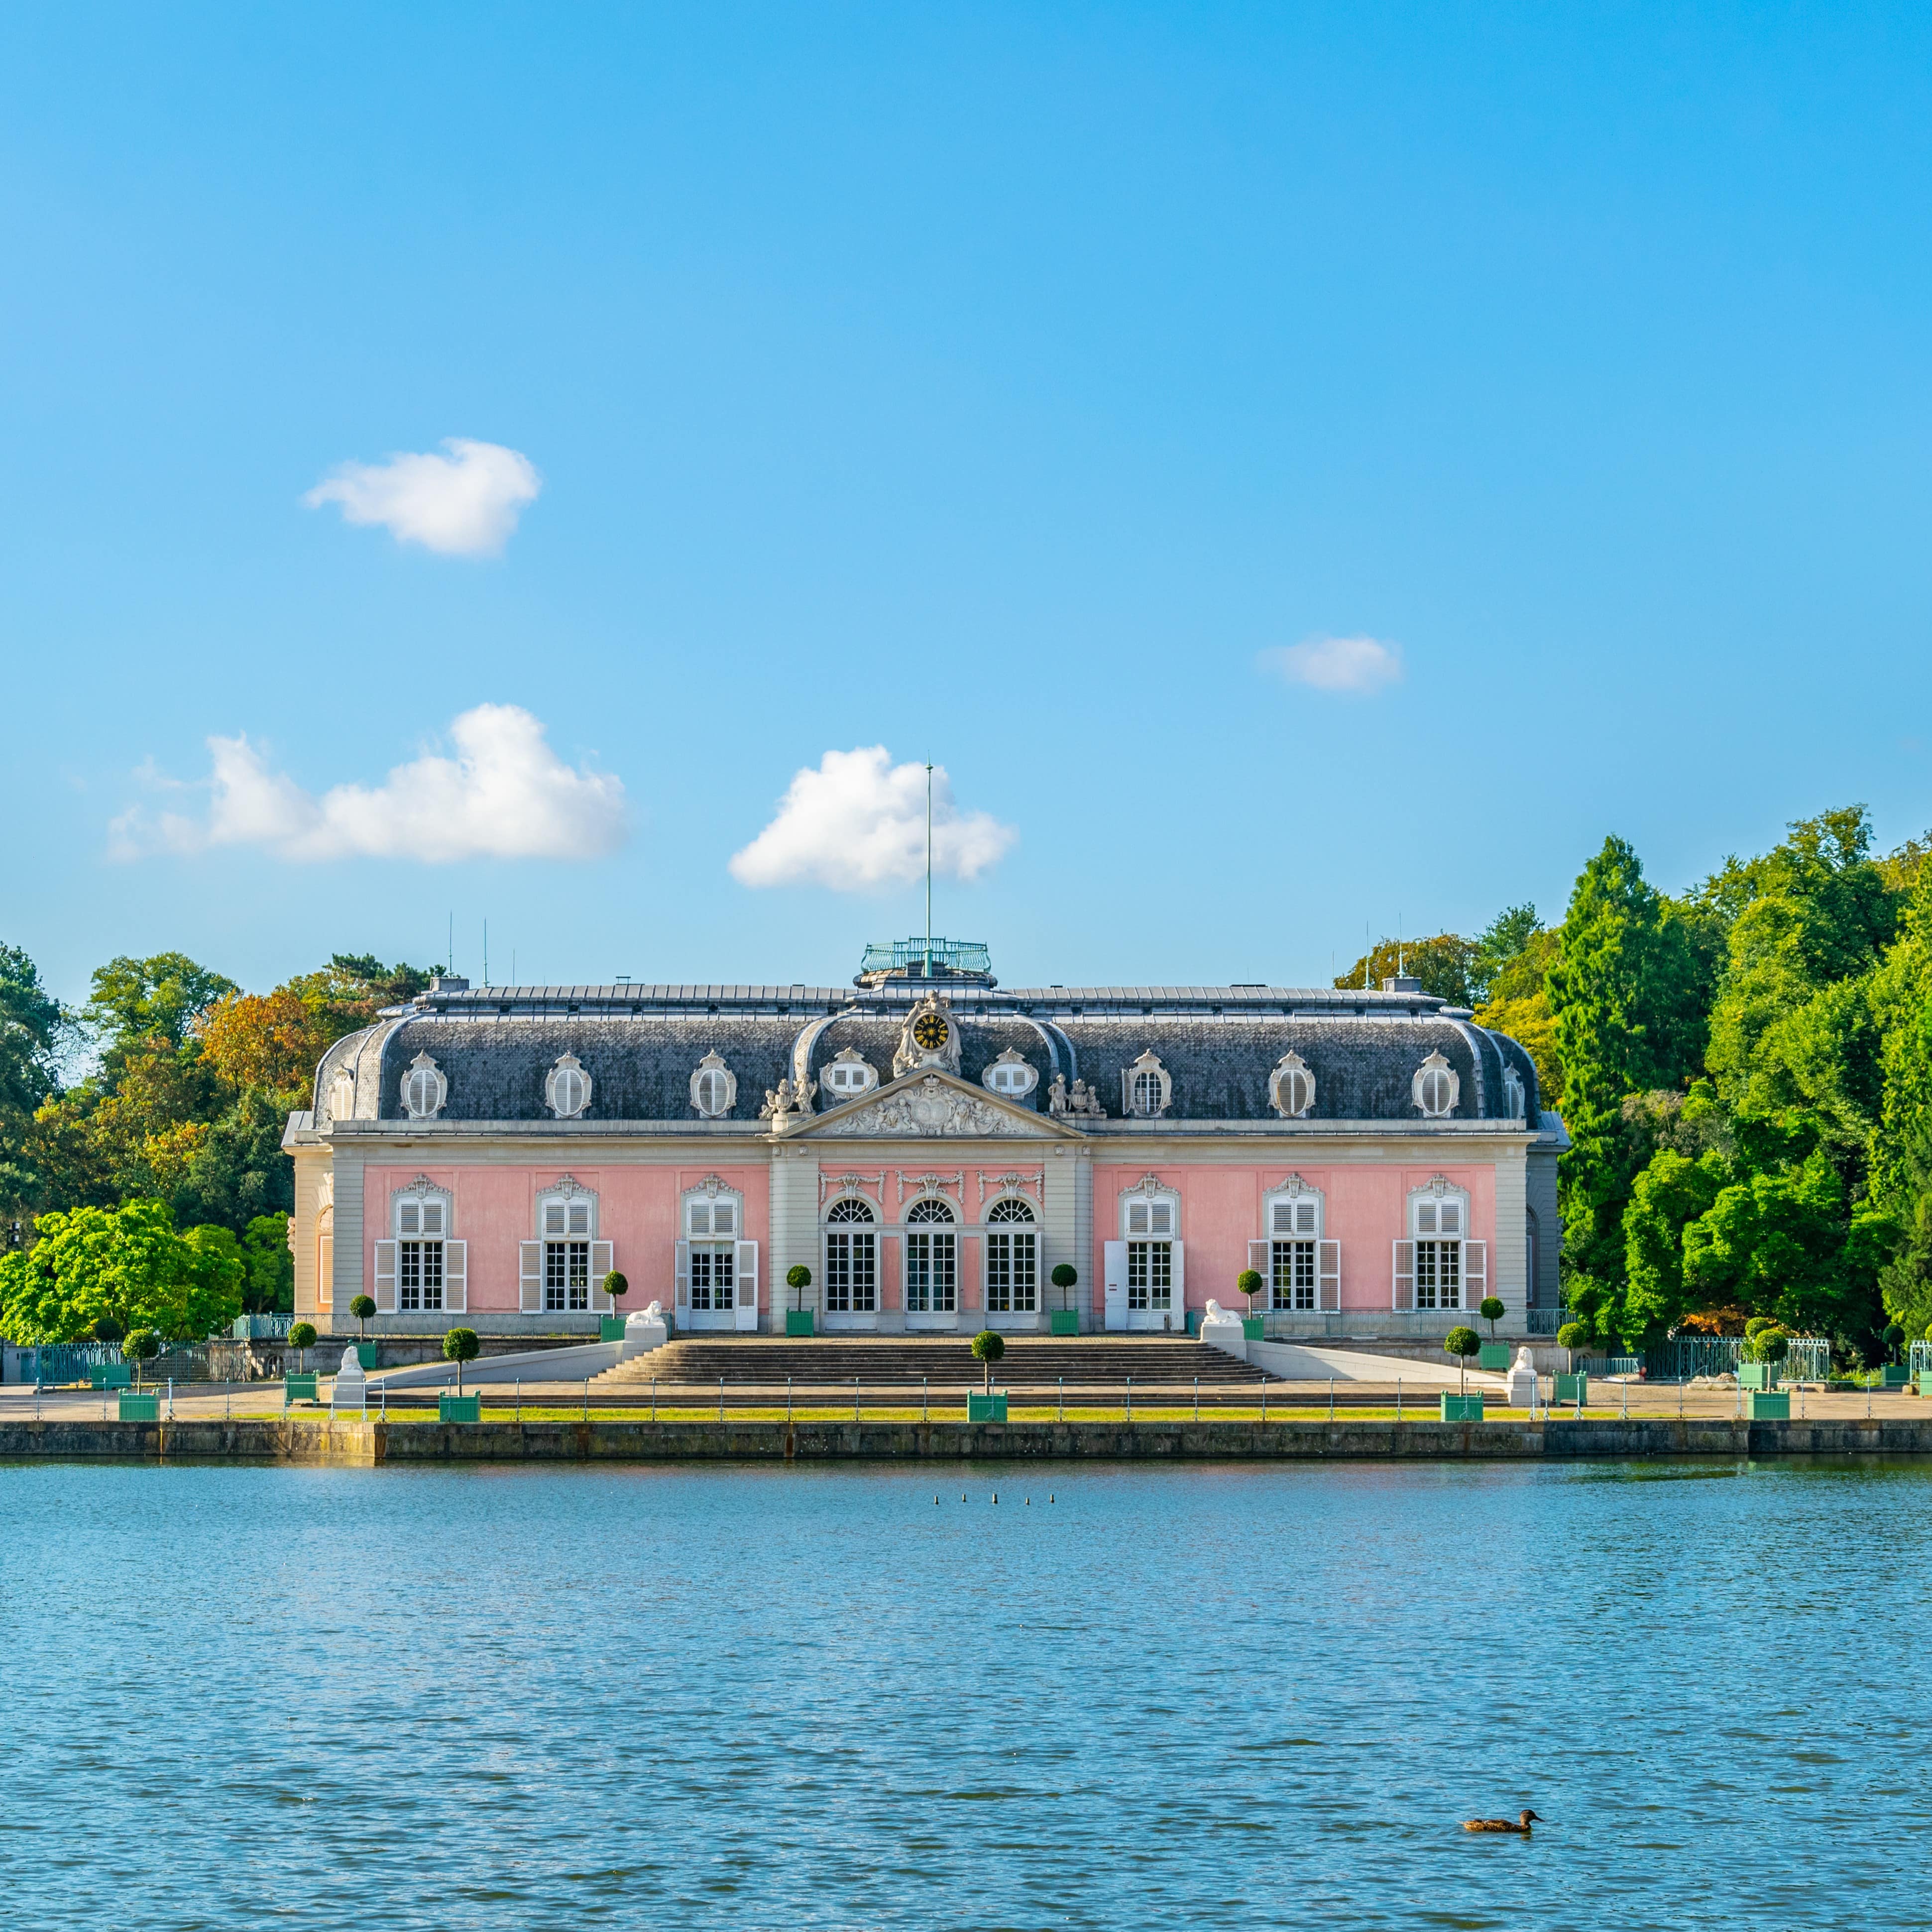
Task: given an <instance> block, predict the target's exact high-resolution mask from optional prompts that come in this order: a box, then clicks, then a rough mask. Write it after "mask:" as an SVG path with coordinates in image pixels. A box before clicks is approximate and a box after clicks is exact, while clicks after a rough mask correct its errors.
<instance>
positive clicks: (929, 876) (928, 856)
mask: <svg viewBox="0 0 1932 1932" xmlns="http://www.w3.org/2000/svg"><path fill="white" fill-rule="evenodd" d="M926 977H927V979H929V980H930V979H931V978H932V760H931V759H930V758H929V759H928V760H926Z"/></svg>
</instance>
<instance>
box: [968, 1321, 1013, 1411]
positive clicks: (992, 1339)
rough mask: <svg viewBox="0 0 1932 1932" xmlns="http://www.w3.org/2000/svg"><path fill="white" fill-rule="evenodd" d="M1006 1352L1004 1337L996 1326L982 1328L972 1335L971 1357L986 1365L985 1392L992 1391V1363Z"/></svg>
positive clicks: (1005, 1339)
mask: <svg viewBox="0 0 1932 1932" xmlns="http://www.w3.org/2000/svg"><path fill="white" fill-rule="evenodd" d="M1006 1352H1007V1338H1006V1337H1005V1336H1004V1335H1002V1334H1001V1333H1000V1331H998V1329H997V1328H982V1329H981V1330H980V1332H979V1334H977V1335H975V1336H974V1337H973V1359H974V1361H977V1362H984V1363H985V1364H986V1393H987V1394H989V1395H991V1394H992V1392H993V1364H995V1362H997V1361H998V1360H999V1359H1000V1358H1001V1356H1003V1355H1004V1354H1005V1353H1006Z"/></svg>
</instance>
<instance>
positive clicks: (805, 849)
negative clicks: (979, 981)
mask: <svg viewBox="0 0 1932 1932" xmlns="http://www.w3.org/2000/svg"><path fill="white" fill-rule="evenodd" d="M1018 837H1019V832H1017V831H1016V830H1015V829H1014V828H1013V826H1010V825H1002V824H1001V823H999V821H998V820H997V819H995V818H994V817H992V816H991V815H990V814H988V813H986V812H983V811H973V812H965V813H962V811H960V809H959V807H958V806H957V805H956V804H955V803H954V802H953V781H952V780H951V779H950V778H948V777H947V775H946V769H945V767H944V766H938V767H936V768H935V770H934V772H933V774H932V869H933V871H935V873H943V874H945V875H946V876H947V877H949V878H955V879H973V878H977V877H978V876H979V875H980V873H982V872H983V871H985V870H986V868H987V867H988V866H989V865H992V864H993V863H995V861H997V860H998V859H999V858H1000V857H1001V856H1002V855H1003V854H1004V853H1005V852H1006V851H1007V848H1008V847H1010V846H1011V845H1012V844H1013V841H1014V840H1015V839H1016V838H1018ZM731 874H732V876H733V877H734V878H735V879H736V880H738V882H739V883H740V884H741V885H746V886H792V885H815V886H830V887H831V888H832V890H833V891H834V892H863V891H865V890H867V889H869V888H871V887H873V886H901V885H908V884H910V883H911V882H912V881H913V880H915V879H919V878H922V877H924V876H925V874H926V767H925V766H923V765H895V764H893V763H892V762H891V760H890V759H889V757H888V756H887V754H886V748H885V746H884V745H862V746H861V747H859V748H858V749H856V750H855V751H827V752H826V754H825V756H824V757H823V758H822V759H821V760H820V761H819V766H818V769H817V770H816V771H813V770H811V769H810V768H809V767H807V768H806V769H805V770H803V771H801V772H799V773H798V774H797V775H796V776H795V777H794V778H793V780H792V781H791V784H790V788H789V789H788V790H787V792H786V793H785V795H784V797H783V798H782V799H780V800H779V801H778V815H777V817H775V818H774V819H773V820H772V822H771V823H770V824H769V825H768V826H766V827H765V829H763V831H762V832H760V833H759V834H758V835H757V838H754V839H753V840H752V841H751V844H748V845H747V846H746V847H745V849H744V850H742V852H738V853H733V856H732V859H731Z"/></svg>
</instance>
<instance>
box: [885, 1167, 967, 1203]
mask: <svg viewBox="0 0 1932 1932" xmlns="http://www.w3.org/2000/svg"><path fill="white" fill-rule="evenodd" d="M898 1181H899V1205H900V1206H901V1207H904V1205H905V1198H906V1190H907V1187H910V1188H911V1190H912V1191H913V1193H915V1194H917V1195H921V1196H927V1197H930V1196H934V1195H938V1196H944V1194H945V1193H947V1190H949V1189H950V1190H952V1191H953V1193H956V1194H957V1195H958V1196H959V1199H960V1205H961V1206H962V1207H964V1206H965V1199H966V1177H965V1175H964V1174H963V1173H962V1174H907V1172H905V1170H904V1169H903V1168H901V1169H900V1170H899V1177H898Z"/></svg>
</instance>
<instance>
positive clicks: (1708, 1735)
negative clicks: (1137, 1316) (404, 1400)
mask: <svg viewBox="0 0 1932 1932" xmlns="http://www.w3.org/2000/svg"><path fill="white" fill-rule="evenodd" d="M935 1480H939V1481H941V1488H940V1489H939V1491H938V1496H939V1500H938V1503H937V1505H935V1502H934V1500H933V1498H934V1493H935V1489H934V1485H935ZM0 1485H4V1487H5V1495H6V1499H7V1511H6V1525H7V1535H6V1538H5V1544H4V1546H3V1547H0V1550H3V1551H4V1553H0V1579H4V1593H3V1594H0V1639H4V1656H5V1670H6V1678H5V1685H6V1692H5V1695H6V1720H7V1729H6V1739H5V1756H4V1760H0V1858H4V1861H5V1869H4V1872H0V1884H3V1885H4V1892H0V1897H4V1898H5V1901H6V1912H7V1917H8V1918H9V1920H10V1922H11V1923H13V1924H18V1925H22V1926H28V1925H49V1926H51V1925H55V1924H63V1923H65V1924H84V1925H90V1926H91V1925H101V1926H109V1925H112V1926H113V1927H117V1928H121V1927H148V1926H169V1927H200V1926H208V1927H264V1926H278V1925H286V1926H300V1927H308V1926H317V1927H321V1926H329V1927H346V1926H351V1925H357V1926H369V1927H374V1926H383V1927H387V1926H407V1927H419V1926H420V1927H459V1926H460V1927H467V1926H481V1927H556V1926H569V1925H576V1924H595V1923H600V1922H605V1921H607V1922H610V1923H612V1924H622V1925H626V1926H630V1925H637V1926H643V1925H652V1926H659V1925H661V1926H684V1925H700V1924H704V1925H709V1924H715V1925H728V1926H733V1927H763V1926H772V1927H793V1926H835V1927H846V1926H850V1927H883V1926H893V1927H897V1926H907V1927H981V1926H988V1927H992V1926H1014V1927H1035V1926H1041V1927H1043V1926H1061V1925H1065V1926H1075V1927H1088V1926H1091V1927H1109V1928H1120V1927H1140V1926H1169V1925H1190V1926H1202V1925H1215V1926H1220V1925H1226V1926H1242V1927H1247V1926H1254V1925H1266V1924H1279V1925H1294V1926H1310V1925H1313V1926H1326V1925H1335V1926H1343V1925H1347V1926H1356V1927H1359V1926H1403V1927H1408V1926H1453V1927H1488V1926H1498V1927H1503V1926H1508V1927H1538V1928H1541V1927H1562V1926H1578V1927H1585V1926H1588V1927H1596V1926H1601V1925H1606V1924H1611V1925H1616V1926H1618V1927H1649V1926H1673V1927H1674V1926H1685V1925H1691V1924H1697V1923H1698V1922H1700V1921H1707V1920H1710V1919H1712V1918H1714V1917H1721V1918H1724V1919H1725V1920H1727V1921H1730V1922H1731V1923H1733V1924H1749V1925H1752V1926H1766V1927H1797V1926H1814V1925H1816V1926H1826V1925H1845V1924H1858V1923H1865V1924H1875V1923H1877V1922H1879V1921H1880V1920H1888V1921H1895V1922H1898V1923H1900V1924H1924V1923H1926V1922H1927V1919H1928V1918H1932V1907H1927V1906H1926V1905H1925V1903H1924V1898H1925V1891H1924V1885H1923V1884H1922V1882H1921V1880H1920V1879H1919V1878H1918V1876H1916V1875H1915V1866H1916V1864H1917V1862H1918V1845H1919V1843H1921V1841H1922V1840H1921V1834H1922V1832H1923V1830H1924V1826H1925V1825H1926V1823H1927V1813H1928V1809H1932V1805H1928V1798H1927V1790H1928V1780H1927V1746H1926V1742H1925V1739H1926V1735H1927V1733H1926V1727H1925V1723H1924V1714H1923V1712H1922V1709H1921V1700H1920V1699H1919V1698H1918V1697H1917V1696H1916V1695H1915V1693H1914V1691H1913V1690H1912V1685H1913V1682H1914V1681H1915V1673H1916V1670H1917V1667H1918V1661H1919V1659H1920V1656H1921V1652H1922V1651H1923V1649H1924V1644H1925V1643H1926V1641H1927V1636H1928V1634H1932V1618H1928V1615H1927V1610H1928V1604H1927V1595H1928V1592H1927V1557H1928V1547H1927V1545H1928V1531H1927V1520H1928V1505H1932V1471H1928V1470H1927V1469H1924V1468H1922V1467H1920V1466H1900V1465H1889V1466H1878V1465H1870V1466H1859V1467H1849V1466H1842V1465H1840V1466H1820V1467H1811V1466H1784V1465H1779V1466H1757V1467H1754V1468H1745V1467H1742V1466H1715V1467H1714V1466H1681V1467H1663V1466H1639V1467H1633V1466H1622V1465H1619V1466H1589V1467H1581V1468H1572V1469H1504V1468H1476V1469H1469V1468H1448V1467H1445V1468H1437V1467H1414V1468H1387V1467H1382V1466H1344V1467H1331V1468H1325V1469H1282V1468H1262V1469H1256V1468H1239V1469H1067V1468H1064V1467H1063V1468H1060V1469H1054V1470H1050V1471H1045V1472H1043V1471H1042V1470H1040V1469H1037V1468H1036V1469H1030V1470H1027V1471H1024V1472H1022V1471H1020V1470H1018V1469H992V1468H986V1467H980V1468H975V1469H973V1470H971V1472H970V1473H967V1472H954V1473H953V1475H952V1476H951V1477H950V1480H949V1479H944V1478H935V1473H934V1472H932V1470H930V1469H926V1470H913V1471H901V1470H898V1469H892V1470H889V1471H869V1470H864V1469H851V1468H843V1469H711V1470H691V1469H668V1470H667V1469H613V1470H583V1469H567V1470H559V1471H541V1470H531V1469H509V1470H472V1469H382V1470H374V1471H368V1470H359V1471H351V1470H290V1469H267V1468H248V1469H233V1468H227V1469H213V1468H167V1469H162V1468H140V1467H125V1466H112V1467H98V1468H96V1467H87V1466H33V1467H19V1466H15V1467H11V1468H8V1469H4V1470H0ZM962 1489H963V1490H965V1493H966V1499H965V1501H963V1502H962V1499H961V1492H962ZM995 1490H997V1491H998V1497H999V1501H998V1504H997V1505H995V1503H994V1502H992V1495H993V1493H994V1492H995ZM1049 1492H1051V1493H1052V1496H1053V1497H1054V1500H1053V1501H1052V1502H1051V1503H1049V1501H1048V1496H1049ZM1029 1496H1030V1497H1031V1502H1027V1501H1025V1499H1026V1498H1028V1497H1029ZM1523 1805H1532V1806H1533V1807H1534V1808H1535V1809H1536V1810H1537V1811H1540V1812H1541V1813H1543V1814H1544V1816H1545V1817H1547V1820H1549V1822H1548V1823H1547V1825H1546V1826H1544V1827H1542V1828H1541V1829H1539V1830H1538V1833H1537V1835H1536V1837H1535V1840H1534V1841H1532V1842H1529V1843H1525V1842H1523V1841H1517V1840H1503V1839H1497V1840H1485V1839H1481V1838H1472V1837H1470V1836H1468V1835H1466V1834H1465V1833H1463V1832H1462V1831H1461V1830H1460V1829H1459V1821H1460V1820H1461V1819H1463V1817H1466V1816H1467V1815H1469V1814H1472V1813H1483V1814H1496V1813H1501V1812H1511V1813H1514V1811H1517V1810H1518V1809H1520V1808H1521V1807H1522V1806H1523Z"/></svg>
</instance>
